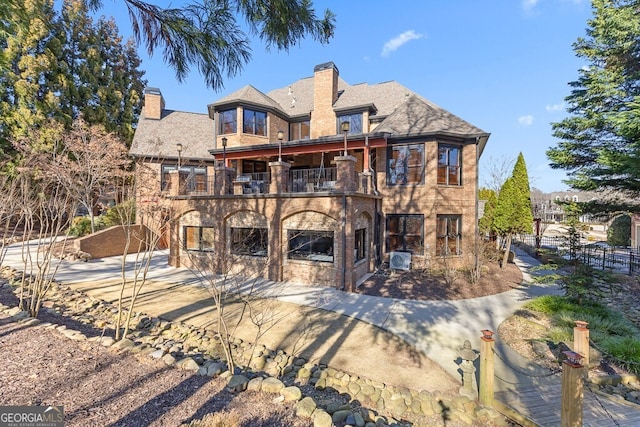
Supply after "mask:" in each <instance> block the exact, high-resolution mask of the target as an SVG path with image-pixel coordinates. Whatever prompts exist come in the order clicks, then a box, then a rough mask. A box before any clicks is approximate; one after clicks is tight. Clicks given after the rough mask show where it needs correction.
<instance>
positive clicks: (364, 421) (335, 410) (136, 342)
mask: <svg viewBox="0 0 640 427" xmlns="http://www.w3.org/2000/svg"><path fill="white" fill-rule="evenodd" d="M2 273H3V274H2V275H3V276H4V277H6V278H8V282H7V285H8V286H11V287H12V288H13V292H14V293H17V291H18V289H19V287H16V285H15V282H14V283H12V282H13V281H12V279H14V278H15V277H16V274H17V273H16V272H15V271H11V272H7V271H6V270H5V271H3V272H2ZM7 273H9V274H7ZM2 286H3V284H2V283H0V287H2ZM43 309H44V310H47V311H50V312H53V313H56V314H59V315H64V316H69V317H71V318H73V319H74V320H76V321H78V322H81V323H84V324H87V325H91V326H92V327H96V328H106V327H107V326H108V325H109V324H111V323H112V320H113V316H115V314H116V312H117V310H116V309H115V307H113V305H112V304H111V303H107V302H105V301H102V300H98V299H95V298H92V297H89V296H87V295H86V294H84V293H82V292H81V291H77V290H73V289H71V288H70V287H69V286H64V285H61V284H59V283H54V285H53V287H52V289H51V291H50V292H49V294H48V295H47V299H46V301H45V302H44V303H43ZM0 313H4V314H6V315H9V316H11V317H12V318H13V319H14V320H15V321H18V322H20V323H21V324H22V325H24V326H36V325H39V326H40V327H44V328H48V329H55V330H57V331H58V332H60V333H61V334H63V335H64V336H65V337H67V338H69V339H72V340H78V341H81V340H88V341H95V342H98V343H100V344H102V345H103V346H104V347H109V348H112V349H114V350H122V351H129V352H131V353H139V354H142V355H147V356H148V357H151V358H153V359H161V360H162V361H163V362H164V363H165V364H166V365H168V366H173V367H175V368H178V369H184V370H189V371H193V372H196V373H197V374H198V375H203V376H204V375H206V376H210V377H221V378H224V379H228V383H227V389H228V390H229V391H231V392H234V393H239V392H243V391H245V390H253V391H262V392H267V393H273V394H278V395H279V396H278V398H277V399H276V400H279V401H295V402H296V403H295V411H296V415H298V416H302V417H307V418H311V419H313V422H314V427H324V426H327V427H329V426H332V425H333V423H346V424H347V425H352V426H358V427H380V426H402V425H405V424H404V423H403V422H402V421H401V420H402V418H403V417H406V416H409V415H410V414H413V415H416V416H427V417H429V416H434V415H438V414H442V413H443V412H446V417H447V420H448V421H450V422H460V423H462V424H467V425H472V424H474V423H481V425H497V426H501V425H505V426H507V425H508V423H507V421H506V420H505V419H504V418H503V417H502V415H501V414H500V413H498V412H497V411H495V410H493V409H491V408H487V407H484V406H482V405H480V404H479V403H478V402H476V401H474V400H470V399H469V398H468V397H465V396H453V397H452V396H450V395H445V394H442V393H438V392H436V393H430V392H427V391H420V392H418V391H416V390H410V389H408V388H406V387H395V386H390V385H386V384H383V383H381V382H377V381H374V380H371V379H367V378H361V377H358V376H354V375H351V374H349V373H347V372H343V371H339V370H336V369H333V368H331V367H329V366H327V365H324V364H320V365H317V364H313V363H310V362H308V361H307V360H305V359H304V358H301V357H295V356H293V355H289V354H286V353H285V352H284V351H283V350H271V349H268V348H266V347H265V346H263V345H254V344H251V343H249V342H245V341H243V340H241V339H237V338H236V339H233V340H232V342H231V349H232V352H233V357H234V360H235V361H236V364H237V365H238V367H239V368H241V369H238V370H237V371H236V372H233V373H231V372H229V371H228V370H227V367H226V363H225V361H224V358H223V357H221V356H222V355H221V354H217V353H218V352H216V351H215V347H216V345H217V344H218V342H217V341H218V340H217V337H215V335H214V334H213V332H212V331H208V330H205V329H201V328H197V327H195V326H192V325H186V324H184V323H181V322H170V321H165V320H162V319H160V318H154V317H149V316H147V315H145V314H144V313H135V312H134V313H133V316H132V319H133V321H134V325H133V327H132V328H131V332H130V334H129V336H128V337H127V338H124V339H122V340H120V341H117V342H116V341H115V340H114V339H113V338H112V337H108V336H95V337H91V338H88V337H87V336H85V335H84V334H82V333H81V332H80V331H76V330H72V329H68V328H66V327H65V326H64V325H55V324H47V323H40V321H39V320H38V319H35V318H30V317H29V314H28V312H26V311H20V309H19V308H18V307H13V308H10V307H6V306H4V305H0ZM309 387H313V388H314V389H315V390H318V391H324V390H328V391H335V392H336V393H340V394H342V395H343V396H344V397H345V398H347V399H348V400H349V401H350V402H355V401H357V402H358V403H359V405H356V406H357V407H355V408H354V407H353V406H352V405H350V404H336V403H334V404H329V405H327V406H326V407H324V408H323V407H320V406H319V405H318V402H316V400H314V398H313V397H312V396H309V395H308V396H304V393H305V392H304V391H303V390H307V392H306V393H307V394H313V390H311V389H309ZM360 405H368V406H370V407H372V408H375V410H371V409H366V408H365V407H360ZM382 414H385V415H382Z"/></svg>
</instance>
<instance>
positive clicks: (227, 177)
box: [213, 166, 235, 196]
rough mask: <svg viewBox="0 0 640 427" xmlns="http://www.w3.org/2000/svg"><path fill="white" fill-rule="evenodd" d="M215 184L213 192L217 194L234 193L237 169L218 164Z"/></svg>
mask: <svg viewBox="0 0 640 427" xmlns="http://www.w3.org/2000/svg"><path fill="white" fill-rule="evenodd" d="M214 173H215V185H214V188H213V194H214V195H215V196H221V195H223V194H233V184H232V180H233V175H234V174H235V169H233V168H228V167H225V166H216V168H215V172H214Z"/></svg>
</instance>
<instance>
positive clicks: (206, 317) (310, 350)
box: [3, 245, 559, 391]
mask: <svg viewBox="0 0 640 427" xmlns="http://www.w3.org/2000/svg"><path fill="white" fill-rule="evenodd" d="M134 262H135V255H131V256H129V257H127V263H128V264H129V265H131V264H133V263H134ZM516 263H517V265H518V266H519V267H520V268H521V269H522V271H523V274H524V284H523V285H522V286H521V287H520V288H518V289H514V290H511V291H508V292H504V293H501V294H497V295H491V296H485V297H481V298H474V299H468V300H456V301H414V300H402V299H391V298H382V297H375V296H368V295H360V294H350V293H345V292H342V291H338V290H335V289H333V288H329V287H319V286H309V285H301V284H295V283H274V282H270V281H266V280H252V281H246V282H240V281H238V282H236V283H235V286H236V287H237V289H239V290H240V291H241V292H242V293H244V294H245V295H246V294H251V295H253V296H257V297H261V298H266V300H265V301H277V302H278V303H279V304H281V305H279V306H278V307H277V309H276V308H274V307H271V308H270V309H268V310H265V311H267V312H269V313H270V316H271V319H269V322H265V323H263V327H262V330H259V331H258V330H255V328H254V329H251V328H250V327H243V328H238V330H237V331H236V332H237V333H238V334H239V335H240V336H241V337H242V338H243V339H247V340H250V341H252V342H255V337H256V336H258V335H260V338H261V342H263V343H264V344H265V345H267V346H271V345H275V346H277V347H271V348H283V349H285V350H287V349H288V350H290V351H298V352H301V353H303V354H304V353H305V351H306V353H307V357H310V358H311V359H312V360H314V359H315V360H319V361H324V362H327V363H329V364H330V365H332V366H333V367H335V368H337V369H344V370H345V371H347V372H353V373H356V374H360V375H362V376H369V377H371V378H374V379H379V380H380V381H383V382H388V383H390V384H396V385H405V386H408V387H413V388H416V389H428V388H431V387H424V385H425V384H426V382H428V381H434V383H435V385H434V386H432V387H433V388H435V389H437V387H438V385H440V386H441V387H443V388H445V389H451V383H450V382H449V383H447V382H446V381H445V380H441V381H438V380H437V378H438V372H436V368H435V367H433V366H430V365H429V361H428V360H426V358H428V359H431V360H432V361H434V362H436V363H437V364H438V365H440V367H441V368H442V370H444V371H445V372H446V373H448V374H449V375H450V376H451V377H452V378H454V379H455V380H457V381H460V378H461V375H460V371H459V370H458V364H457V363H456V361H457V360H458V349H459V347H461V346H462V344H463V343H464V341H465V340H469V341H470V342H471V344H472V347H473V348H475V349H478V348H479V344H480V336H481V332H480V331H481V330H482V329H491V330H493V331H497V328H498V326H499V325H500V323H502V321H504V320H505V319H506V318H507V317H509V316H510V315H511V314H512V313H513V312H514V311H515V310H517V309H518V308H519V307H521V306H522V304H524V303H525V302H526V301H528V300H530V299H532V298H534V297H536V296H539V295H544V294H556V293H558V292H559V289H558V287H557V286H556V285H539V284H533V283H531V280H530V279H531V276H530V274H531V270H530V269H531V267H533V266H535V265H537V264H538V262H537V261H536V260H535V259H533V258H531V257H529V256H527V255H526V254H523V253H519V254H518V255H517V257H516ZM3 264H4V265H9V266H12V267H14V268H16V269H20V270H21V269H23V268H24V264H23V263H22V261H21V256H20V246H19V245H13V246H11V247H10V248H9V251H8V253H7V256H6V257H5V260H4V262H3ZM120 267H121V257H113V258H103V259H96V260H90V261H89V262H86V263H83V262H67V261H62V262H61V264H60V267H59V269H58V271H57V273H56V279H57V280H58V281H60V282H62V283H65V284H69V285H75V286H76V287H78V288H79V289H81V290H83V291H85V292H87V293H88V294H90V295H92V296H95V297H100V298H101V299H105V300H108V301H109V300H111V301H114V300H115V298H116V296H115V295H116V292H117V290H118V286H117V282H118V280H119V276H120ZM147 278H148V281H149V282H148V284H147V285H145V290H144V292H143V293H142V295H141V297H140V303H139V305H138V307H137V309H138V311H142V312H145V313H148V314H150V315H154V316H156V315H157V316H162V317H165V318H169V319H171V320H179V321H185V322H188V323H192V324H194V325H197V326H205V327H206V326H209V325H211V323H212V322H213V319H214V318H215V316H213V315H212V313H213V311H214V308H213V307H212V303H211V299H210V297H209V295H208V293H207V292H206V291H204V290H203V283H206V281H207V278H204V279H203V278H199V277H198V275H197V274H196V272H193V271H190V270H188V269H185V268H173V267H169V266H168V265H167V252H166V251H156V252H155V253H154V256H153V259H152V263H151V268H150V270H149V274H148V276H147ZM263 304H268V303H267V302H263ZM263 308H265V307H264V306H263ZM229 310H230V311H231V313H230V314H231V315H234V313H233V310H234V309H233V308H230V309H229ZM238 310H240V309H238ZM237 315H238V316H242V314H241V313H237ZM338 315H341V316H338ZM343 316H344V317H343ZM349 319H351V320H349ZM354 319H355V320H354ZM356 320H357V321H356ZM267 323H268V326H267ZM265 330H266V331H265ZM263 332H264V333H263ZM276 332H277V333H276ZM294 332H295V333H294ZM272 333H273V334H272ZM270 334H272V335H273V337H271V338H270ZM398 338H400V339H398ZM407 344H408V346H407ZM496 348H497V350H496V352H497V353H498V356H499V357H498V360H497V363H496V376H497V377H498V378H500V379H503V380H504V381H497V382H496V387H497V391H500V389H501V388H503V387H506V388H510V387H515V386H516V385H517V386H518V387H521V386H523V385H528V384H530V383H532V382H535V383H538V382H539V379H538V378H537V377H529V376H526V375H522V374H521V372H530V373H533V374H534V375H537V373H538V372H539V373H540V374H544V372H542V370H539V369H537V368H535V367H533V365H531V364H529V363H528V362H527V361H526V360H524V359H523V358H521V357H519V355H517V354H516V353H515V352H513V351H511V350H510V349H509V348H508V347H506V346H501V345H500V344H499V342H498V344H497V347H496ZM415 350H418V351H415ZM421 353H422V354H421ZM423 355H424V356H426V358H424V356H423ZM500 360H504V361H507V364H508V365H511V366H507V364H505V363H501V361H500ZM397 368H402V369H397ZM514 368H515V369H514ZM359 371H364V372H359ZM367 374H368V375H367Z"/></svg>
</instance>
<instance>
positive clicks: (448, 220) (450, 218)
mask: <svg viewBox="0 0 640 427" xmlns="http://www.w3.org/2000/svg"><path fill="white" fill-rule="evenodd" d="M436 221H437V224H436V255H439V256H443V255H444V256H448V255H460V254H461V253H462V252H461V247H460V240H461V234H460V225H461V224H460V222H461V216H460V215H438V216H437V219H436Z"/></svg>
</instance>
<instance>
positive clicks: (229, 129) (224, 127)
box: [218, 108, 238, 134]
mask: <svg viewBox="0 0 640 427" xmlns="http://www.w3.org/2000/svg"><path fill="white" fill-rule="evenodd" d="M218 117H219V120H220V129H219V130H220V134H226V133H236V130H237V117H238V112H237V110H236V109H235V108H233V109H231V110H224V111H220V113H218Z"/></svg>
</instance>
